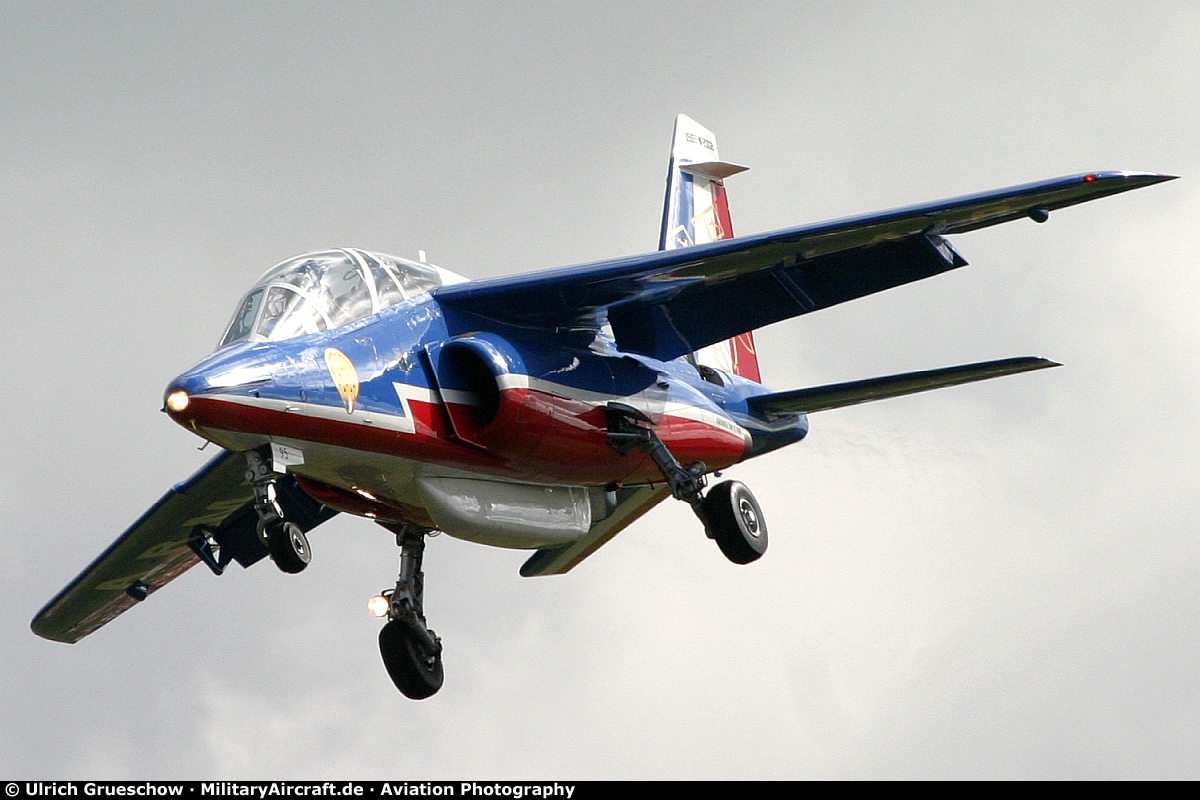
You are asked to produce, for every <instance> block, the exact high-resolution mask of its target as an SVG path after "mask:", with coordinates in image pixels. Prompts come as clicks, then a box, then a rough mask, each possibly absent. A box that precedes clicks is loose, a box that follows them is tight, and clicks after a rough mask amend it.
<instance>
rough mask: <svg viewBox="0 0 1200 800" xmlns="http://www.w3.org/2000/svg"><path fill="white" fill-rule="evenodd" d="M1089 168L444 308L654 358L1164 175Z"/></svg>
mask: <svg viewBox="0 0 1200 800" xmlns="http://www.w3.org/2000/svg"><path fill="white" fill-rule="evenodd" d="M1173 177H1174V176H1171V175H1159V174H1154V173H1135V172H1095V173H1089V174H1086V175H1073V176H1069V177H1065V178H1056V179H1054V180H1048V181H1042V182H1039V183H1031V184H1026V185H1023V186H1014V187H1011V188H1008V189H1000V190H997V191H993V192H986V193H983V194H975V195H969V196H965V197H958V198H954V199H950V200H941V201H938V202H935V203H927V204H924V205H918V206H910V207H907V208H900V209H896V210H893V211H884V212H881V213H877V214H869V215H866V216H860V217H851V218H847V219H842V220H835V221H832V222H822V223H819V224H816V225H807V226H803V227H798V228H788V229H785V230H781V231H774V232H771V233H763V234H757V235H754V236H745V237H741V238H736V239H725V240H721V241H717V242H712V243H710V244H699V245H695V246H692V247H686V248H683V249H679V250H668V251H665V252H658V253H650V254H646V255H640V256H631V257H627V258H618V259H613V260H610V261H600V262H596V263H594V264H585V265H582V266H577V267H566V268H563V269H555V270H547V271H543V272H535V273H531V274H528V275H522V276H517V277H511V278H494V279H489V280H482V281H472V282H469V283H461V284H457V285H452V286H444V287H442V288H440V289H437V290H436V291H435V292H434V296H435V298H436V299H437V300H438V301H439V302H440V303H441V304H442V306H443V307H445V308H447V309H449V310H458V311H465V312H470V313H472V314H477V315H480V316H483V317H487V318H490V319H494V320H498V321H501V322H506V323H510V324H514V325H520V326H524V327H531V328H542V329H555V328H564V327H566V328H569V327H573V326H580V325H586V326H595V325H597V324H602V323H603V322H605V321H607V322H608V323H609V324H611V326H612V330H613V335H614V337H615V338H616V343H617V346H618V347H619V348H620V349H622V350H625V351H628V352H634V353H640V354H642V355H647V356H651V357H653V358H658V359H661V360H669V359H672V358H678V357H679V356H682V355H685V354H687V353H690V352H694V351H696V350H699V349H700V348H702V347H705V346H707V345H710V344H714V343H716V342H719V341H723V340H725V339H729V338H732V337H734V336H736V335H738V334H741V333H744V332H746V331H749V330H754V329H755V328H760V327H762V326H764V325H769V324H771V323H773V322H779V321H780V320H784V319H787V318H789V317H794V316H797V315H800V314H806V313H808V312H810V311H816V310H818V309H822V308H827V307H829V306H832V305H835V304H837V303H842V302H845V301H847V300H852V299H854V298H857V297H864V296H866V295H869V294H873V293H875V292H879V291H883V290H884V289H889V288H891V287H893V286H899V285H901V284H905V283H909V282H911V281H916V280H920V279H922V278H927V277H930V276H932V275H936V274H938V273H941V272H945V271H947V270H951V269H954V268H956V267H961V266H964V265H965V264H966V263H967V262H966V261H965V260H964V259H963V258H962V256H960V255H958V253H956V252H955V251H954V249H953V248H952V247H951V246H950V243H949V242H947V241H946V240H945V239H943V238H942V237H943V236H944V235H948V234H955V233H965V232H967V231H973V230H977V229H979V228H984V227H988V226H990V225H998V224H1000V223H1002V222H1009V221H1011V220H1015V219H1021V218H1023V217H1030V218H1032V219H1034V220H1037V221H1039V222H1041V221H1045V219H1046V217H1047V216H1048V214H1049V213H1050V212H1051V211H1053V210H1056V209H1060V208H1066V207H1067V206H1072V205H1075V204H1077V203H1084V202H1087V201H1089V200H1095V199H1097V198H1100V197H1105V196H1108V195H1111V194H1117V193H1119V192H1126V191H1129V190H1131V189H1137V188H1140V187H1143V186H1149V185H1151V184H1155V183H1160V182H1162V181H1166V180H1171V179H1172V178H1173Z"/></svg>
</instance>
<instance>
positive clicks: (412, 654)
mask: <svg viewBox="0 0 1200 800" xmlns="http://www.w3.org/2000/svg"><path fill="white" fill-rule="evenodd" d="M379 654H380V655H381V656H383V666H384V667H386V668H387V672H388V677H390V678H391V679H392V683H394V684H396V688H397V689H399V690H400V692H401V694H403V695H404V696H405V697H407V698H409V699H410V700H424V699H425V698H426V697H431V696H433V695H434V694H437V691H438V689H441V688H442V683H443V682H444V681H445V680H446V674H445V672H444V671H443V670H442V655H441V653H438V654H437V655H435V656H429V655H427V654H426V653H425V651H424V650H423V649H422V647H421V644H420V642H418V641H417V640H416V638H415V637H414V636H413V635H412V634H411V633H410V632H409V630H408V627H407V626H406V625H405V624H404V623H402V622H400V621H399V620H395V619H394V620H392V621H391V622H389V623H388V624H386V625H384V626H383V628H382V629H381V630H380V631H379Z"/></svg>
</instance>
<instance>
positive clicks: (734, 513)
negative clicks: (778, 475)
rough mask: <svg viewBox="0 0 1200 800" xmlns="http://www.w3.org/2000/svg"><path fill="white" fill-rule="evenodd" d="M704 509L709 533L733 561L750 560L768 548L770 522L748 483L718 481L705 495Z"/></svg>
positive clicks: (743, 562) (739, 562)
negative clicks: (748, 487) (768, 524)
mask: <svg viewBox="0 0 1200 800" xmlns="http://www.w3.org/2000/svg"><path fill="white" fill-rule="evenodd" d="M703 510H704V517H705V521H706V522H707V526H708V533H709V535H710V536H711V537H712V538H713V539H715V540H716V542H717V546H718V547H720V548H721V552H722V553H724V554H725V557H726V558H728V559H729V560H730V561H732V562H733V563H735V564H749V563H750V562H751V561H757V560H758V559H759V558H761V557H762V554H763V553H765V552H766V551H767V523H766V520H764V519H763V513H762V509H761V508H760V507H759V505H758V501H757V500H755V499H754V495H753V494H751V493H750V490H749V489H747V488H746V486H745V484H743V483H739V482H738V481H724V482H722V483H718V484H717V485H716V486H714V487H712V488H711V489H709V490H708V494H707V495H705V497H704V500H703Z"/></svg>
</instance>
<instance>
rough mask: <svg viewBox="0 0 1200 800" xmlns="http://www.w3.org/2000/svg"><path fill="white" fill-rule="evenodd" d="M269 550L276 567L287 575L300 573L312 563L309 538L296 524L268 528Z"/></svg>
mask: <svg viewBox="0 0 1200 800" xmlns="http://www.w3.org/2000/svg"><path fill="white" fill-rule="evenodd" d="M267 549H268V550H270V551H271V559H272V560H273V561H274V562H275V566H277V567H279V569H281V570H283V571H284V572H287V573H291V574H295V573H297V572H300V571H301V570H303V569H304V568H305V567H307V566H308V562H309V561H312V550H311V549H310V548H309V546H308V537H307V536H305V535H304V531H303V530H302V529H301V528H300V526H299V525H297V524H296V523H294V522H284V523H282V524H275V525H269V526H267Z"/></svg>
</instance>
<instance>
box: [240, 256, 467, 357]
mask: <svg viewBox="0 0 1200 800" xmlns="http://www.w3.org/2000/svg"><path fill="white" fill-rule="evenodd" d="M448 277H451V278H455V277H457V276H452V275H451V274H450V273H447V272H445V271H444V270H441V269H438V268H437V267H434V266H431V265H429V264H418V263H416V262H413V261H408V260H406V259H402V258H396V257H395V256H387V255H382V254H380V253H368V252H366V251H365V250H324V251H321V252H319V253H308V254H306V255H302V256H297V257H296V258H291V259H288V260H287V261H284V262H283V263H282V264H278V265H276V266H274V267H272V268H271V269H269V270H267V272H266V274H265V275H263V276H262V277H261V278H259V280H258V282H257V283H256V284H255V285H254V287H253V288H252V289H251V290H250V291H249V292H248V293H247V294H246V296H245V297H244V298H243V299H242V301H241V303H240V304H239V305H238V310H237V313H236V314H234V316H233V321H232V322H230V323H229V327H228V328H227V329H226V331H225V336H224V337H222V339H221V344H220V347H225V346H226V345H230V344H233V343H234V342H240V341H243V340H250V341H258V342H277V341H281V340H283V339H291V338H292V337H294V336H303V335H305V334H309V333H317V332H319V331H326V330H332V329H333V328H340V327H341V326H342V325H347V324H349V323H351V322H354V321H355V320H359V319H362V318H363V317H366V316H370V315H371V314H374V313H376V312H378V311H382V310H383V309H385V308H388V307H389V306H394V305H396V304H397V303H400V302H403V301H404V300H407V299H409V298H410V297H414V296H416V295H419V294H421V293H423V292H428V291H430V290H432V289H436V288H437V287H439V286H441V285H442V284H443V283H445V282H446V278H448Z"/></svg>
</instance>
